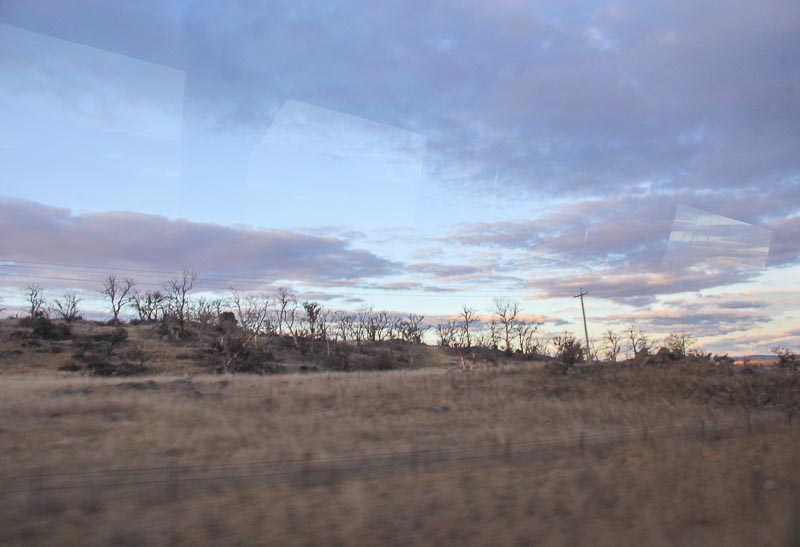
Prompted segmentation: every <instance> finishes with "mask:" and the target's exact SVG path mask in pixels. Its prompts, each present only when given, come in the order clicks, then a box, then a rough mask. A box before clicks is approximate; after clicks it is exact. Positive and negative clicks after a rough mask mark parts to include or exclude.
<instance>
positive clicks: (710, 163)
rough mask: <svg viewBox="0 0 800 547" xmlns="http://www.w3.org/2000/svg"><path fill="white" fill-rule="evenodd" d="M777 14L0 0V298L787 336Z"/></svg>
mask: <svg viewBox="0 0 800 547" xmlns="http://www.w3.org/2000/svg"><path fill="white" fill-rule="evenodd" d="M798 29H800V4H799V3H797V2H796V1H795V0H785V1H784V0H765V1H764V2H752V1H743V0H725V1H696V0H695V1H665V0H658V1H656V0H641V1H636V2H633V1H631V2H622V1H585V2H576V1H568V0H566V1H565V0H559V1H555V0H554V1H531V2H524V1H518V0H498V1H495V2H465V1H457V2H456V1H452V2H448V1H440V2H437V1H423V0H419V1H405V2H397V1H388V2H381V3H376V2H368V1H352V2H325V3H322V2H302V1H286V2H243V1H242V2H237V1H222V0H219V1H212V0H208V1H204V2H193V3H190V2H183V1H172V2H170V1H137V2H133V1H129V2H126V1H119V2H105V1H103V2H101V1H91V0H82V1H80V2H77V1H73V0H58V1H56V0H53V1H43V0H33V1H31V0H25V1H23V0H16V1H12V0H0V52H2V53H1V54H0V119H2V120H3V123H2V124H0V233H1V234H2V238H1V239H0V296H2V297H3V299H4V306H5V307H7V308H9V309H10V310H11V311H13V310H14V309H16V307H17V306H18V305H19V304H20V293H21V290H22V288H23V287H24V286H25V285H26V284H28V283H31V282H36V283H39V284H40V285H42V286H43V287H45V288H46V290H47V292H48V293H49V294H52V295H55V296H57V295H59V294H61V293H63V292H64V291H68V290H78V291H81V294H83V295H85V299H86V302H85V305H92V304H91V303H90V301H91V300H92V299H96V296H97V289H98V288H99V286H100V284H101V282H102V278H103V277H104V276H105V275H106V274H109V273H117V274H119V275H127V276H131V277H133V278H134V279H135V280H136V281H137V283H138V284H139V286H140V287H142V288H150V287H158V286H159V285H161V284H163V283H164V281H166V280H167V279H169V278H170V277H173V276H174V275H175V273H176V272H178V271H180V270H181V269H184V268H189V269H193V270H195V271H197V272H199V273H200V276H201V280H202V285H201V286H202V290H203V291H205V292H207V293H209V294H210V293H214V292H216V291H224V290H226V289H227V288H228V287H230V286H231V285H235V286H237V287H239V288H240V289H242V290H246V291H248V290H252V291H270V290H275V289H276V288H277V287H282V286H286V287H291V288H293V289H294V290H295V291H297V292H298V294H299V295H300V296H301V297H302V298H309V299H315V300H319V301H321V302H323V303H324V305H325V306H327V307H329V308H331V309H337V308H343V309H355V308H357V307H359V306H363V305H364V304H365V303H369V304H371V305H373V306H375V307H376V308H378V309H387V310H390V311H393V312H412V311H413V312H417V313H422V314H425V315H426V316H428V318H429V319H431V320H432V321H435V320H437V319H441V318H443V317H445V316H447V315H449V314H455V313H457V312H458V311H459V310H460V308H461V307H463V306H465V305H466V306H470V307H472V308H475V309H476V310H477V311H478V312H479V313H483V314H488V313H489V310H490V308H491V306H492V301H493V299H494V298H496V297H507V298H512V299H516V300H519V301H520V302H521V304H522V308H523V310H524V311H525V313H526V314H528V316H529V317H531V318H536V319H537V320H540V321H542V322H543V325H542V327H541V328H542V330H543V332H552V333H556V332H560V331H563V330H565V329H566V330H572V331H573V332H576V333H579V332H580V331H581V326H580V321H581V315H580V314H581V311H580V303H579V301H578V300H576V299H575V298H573V295H575V294H577V293H578V292H579V291H580V290H581V289H585V290H586V291H588V296H587V297H586V311H587V316H588V321H589V331H590V334H591V335H592V336H593V337H596V338H599V337H600V336H601V334H602V332H603V331H605V330H607V329H609V328H615V329H620V328H622V327H624V326H625V325H627V324H630V323H632V322H635V323H638V324H639V325H640V327H641V328H642V329H643V330H644V331H646V332H649V333H651V334H652V335H654V336H663V335H665V334H667V333H668V332H670V331H680V330H686V331H690V332H692V333H694V334H695V336H697V337H698V338H699V341H700V344H701V346H702V347H703V348H705V349H707V350H709V351H718V352H721V351H728V352H730V353H732V354H741V353H765V352H767V351H768V350H769V348H771V347H772V346H775V345H782V346H790V347H795V348H796V347H798V345H800V343H799V342H800V311H798V303H800V289H799V288H798V283H797V281H798V280H799V279H800V262H799V261H798V258H799V257H800V32H799V31H798Z"/></svg>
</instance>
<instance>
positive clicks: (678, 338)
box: [664, 331, 697, 357]
mask: <svg viewBox="0 0 800 547" xmlns="http://www.w3.org/2000/svg"><path fill="white" fill-rule="evenodd" d="M664 343H665V344H666V346H667V347H668V348H669V349H670V351H672V352H673V353H676V354H678V355H679V356H681V357H686V354H687V353H688V351H689V348H691V347H692V346H694V345H695V344H696V343H697V340H696V339H695V337H694V336H692V335H691V334H689V333H688V332H686V331H680V332H671V333H669V335H668V336H667V338H666V339H665V340H664Z"/></svg>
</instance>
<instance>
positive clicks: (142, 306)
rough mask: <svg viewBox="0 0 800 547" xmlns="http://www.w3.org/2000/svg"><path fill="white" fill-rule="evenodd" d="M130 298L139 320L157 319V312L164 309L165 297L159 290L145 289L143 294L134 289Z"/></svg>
mask: <svg viewBox="0 0 800 547" xmlns="http://www.w3.org/2000/svg"><path fill="white" fill-rule="evenodd" d="M131 300H132V302H133V307H134V308H135V309H136V313H137V314H138V315H139V321H157V320H158V317H159V314H160V313H163V311H164V304H165V297H164V295H163V294H162V293H161V291H147V292H145V293H144V294H142V293H140V292H138V291H134V292H133V295H132V296H131Z"/></svg>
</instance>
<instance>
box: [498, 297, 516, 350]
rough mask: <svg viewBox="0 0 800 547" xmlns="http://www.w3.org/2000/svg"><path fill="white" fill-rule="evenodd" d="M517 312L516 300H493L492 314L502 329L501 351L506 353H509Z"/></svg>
mask: <svg viewBox="0 0 800 547" xmlns="http://www.w3.org/2000/svg"><path fill="white" fill-rule="evenodd" d="M519 312H520V306H519V302H517V301H516V300H510V299H508V298H495V299H494V314H495V316H496V317H497V322H498V323H499V324H500V326H501V327H502V335H503V341H504V342H505V347H504V348H503V349H504V350H505V352H506V353H510V352H511V339H512V337H513V332H514V327H515V325H516V321H517V316H518V315H519Z"/></svg>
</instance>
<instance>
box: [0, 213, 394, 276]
mask: <svg viewBox="0 0 800 547" xmlns="http://www.w3.org/2000/svg"><path fill="white" fill-rule="evenodd" d="M0 233H2V234H3V238H2V241H0V259H2V260H5V261H19V262H23V263H24V262H34V263H40V264H41V263H52V264H56V265H57V264H78V265H81V266H87V267H89V268H95V269H98V268H99V269H102V270H103V271H104V273H114V271H115V270H117V269H119V270H127V271H133V272H135V271H136V270H141V271H143V272H145V273H146V272H154V273H156V274H158V273H159V272H161V273H168V272H170V271H172V272H174V271H179V270H180V269H182V268H191V269H194V270H196V271H199V272H201V273H202V274H206V275H207V276H208V277H207V279H208V280H212V279H218V280H219V281H218V283H219V284H222V285H223V286H229V285H230V284H235V283H236V281H237V280H239V281H241V283H242V284H247V283H252V282H253V281H254V279H253V278H258V279H259V280H260V282H261V283H269V282H271V281H274V280H297V281H319V282H325V283H330V284H334V285H335V284H337V283H344V284H348V283H352V282H354V281H358V280H361V279H364V278H371V277H381V276H385V275H389V274H392V273H395V272H396V271H398V269H399V265H398V264H395V263H393V262H390V261H388V260H385V259H383V258H380V257H378V256H376V255H374V254H372V253H370V252H367V251H363V250H358V249H352V248H350V246H349V245H348V243H347V242H346V241H343V240H341V239H337V238H333V237H315V236H310V235H304V234H298V233H294V232H290V231H285V230H251V229H245V228H231V227H227V226H221V225H218V224H210V223H199V222H190V221H187V220H171V219H168V218H166V217H162V216H157V215H147V214H140V213H129V212H105V213H84V214H75V213H73V212H72V211H70V210H68V209H64V208H57V207H49V206H45V205H40V204H37V203H32V202H24V201H15V200H0ZM46 269H47V268H45V270H46ZM134 277H135V275H134ZM226 277H227V278H226ZM226 283H227V285H226Z"/></svg>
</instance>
